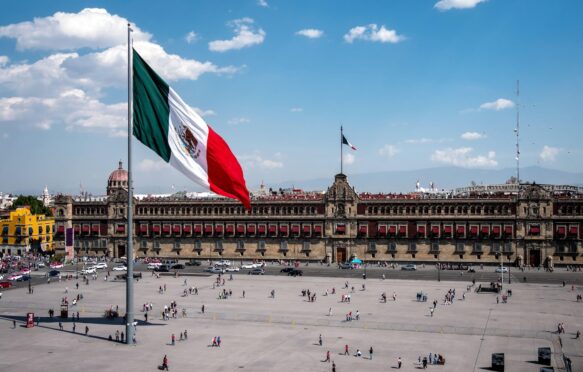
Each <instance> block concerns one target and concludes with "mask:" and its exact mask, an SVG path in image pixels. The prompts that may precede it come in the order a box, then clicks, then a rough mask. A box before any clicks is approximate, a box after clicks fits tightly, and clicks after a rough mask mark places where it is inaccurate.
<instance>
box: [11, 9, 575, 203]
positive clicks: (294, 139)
mask: <svg viewBox="0 0 583 372" xmlns="http://www.w3.org/2000/svg"><path fill="white" fill-rule="evenodd" d="M581 14H583V2H581V1H576V0H572V1H571V0H563V1H554V0H549V1H545V0H540V1H529V0H504V1H503V0H441V1H438V0H423V1H406V0H403V1H397V0H395V1H365V0H362V1H347V0H335V1H332V0H330V1H326V0H322V1H309V0H306V1H303V0H294V1H283V0H259V1H258V0H233V1H203V0H200V1H176V0H174V1H173V0H170V1H164V2H161V1H137V0H136V1H134V0H130V1H123V2H120V1H79V0H76V1H54V2H46V1H29V0H22V1H18V2H8V3H6V4H4V6H3V12H1V13H0V149H2V150H1V153H2V155H3V160H2V162H1V163H0V172H1V174H2V176H1V178H0V192H5V193H9V192H12V193H19V192H30V191H31V190H32V191H34V190H38V193H40V192H41V191H42V188H43V187H44V185H47V186H48V187H49V190H50V191H51V192H65V193H76V192H78V191H79V190H80V188H82V189H83V190H85V191H89V192H91V193H93V194H103V193H104V192H105V187H106V181H107V177H108V175H109V173H110V172H111V171H112V170H114V169H115V168H117V164H118V161H119V160H122V161H124V164H126V161H127V60H126V59H127V58H126V53H127V51H126V49H127V45H126V43H127V33H126V25H127V23H128V21H129V22H130V23H131V24H132V27H133V29H134V33H133V40H134V46H135V48H136V50H138V52H140V54H141V55H142V56H143V57H144V58H145V60H146V61H147V62H148V63H149V64H150V65H151V66H152V67H153V68H154V69H155V70H156V71H157V72H158V73H159V74H160V75H161V76H162V77H163V78H164V79H165V80H166V81H167V82H168V83H169V84H170V85H171V86H172V87H173V88H174V89H175V90H176V91H177V92H178V93H179V94H180V95H181V97H182V98H183V99H184V101H185V102H187V103H188V104H189V105H190V106H192V107H194V108H195V109H196V110H197V111H198V112H199V113H200V114H201V115H202V116H203V117H204V119H205V120H206V121H207V122H208V123H209V125H211V126H212V127H213V128H214V130H215V131H216V132H218V133H219V134H220V135H222V136H223V138H224V139H225V140H226V141H227V143H228V144H229V145H230V147H231V149H232V150H233V152H234V154H235V155H236V156H237V158H238V159H239V161H240V163H241V165H242V168H243V171H244V174H245V177H246V180H247V184H248V186H249V189H256V188H257V187H258V185H259V184H260V183H261V182H264V183H265V184H267V185H269V184H276V183H281V182H285V181H294V182H295V184H296V185H297V186H298V187H301V181H302V180H308V179H313V178H322V177H329V178H330V180H332V177H333V175H334V174H336V173H338V172H339V167H340V160H339V159H340V133H339V131H340V126H341V125H342V126H343V127H344V135H345V136H346V138H347V139H348V140H349V141H350V142H351V143H352V144H353V145H354V146H356V148H357V150H356V151H353V150H351V149H350V148H348V147H345V148H344V173H346V174H348V175H349V176H350V174H364V173H370V172H382V171H393V170H411V169H426V168H435V167H444V166H448V167H449V166H454V167H459V168H483V169H502V168H512V167H515V164H516V161H515V157H516V153H515V151H516V149H515V141H516V138H515V132H514V130H515V128H516V115H517V108H518V109H519V111H520V128H521V130H520V135H521V137H520V142H521V154H520V161H521V165H523V166H533V165H538V166H541V167H545V168H551V169H558V170H563V171H571V172H581V171H583V165H582V162H581V159H583V150H582V147H581V145H580V139H581V138H582V137H583V126H582V125H581V123H582V119H583V105H582V104H581V102H582V101H583V100H582V98H583V92H582V90H581V87H582V86H583V84H582V83H583V74H582V66H583V23H582V22H581V19H580V15H581ZM517 80H520V95H519V96H517V94H516V87H517ZM133 144H134V146H133V147H134V151H133V173H134V179H135V189H136V192H138V193H140V192H141V193H145V192H152V193H167V192H172V191H177V190H188V191H197V190H199V188H198V187H197V186H196V185H195V184H193V183H192V182H190V181H189V180H188V179H187V178H186V177H184V176H183V175H182V174H180V173H179V172H178V171H175V170H174V169H173V168H172V167H171V166H170V165H168V164H166V163H164V162H163V161H161V160H160V159H158V158H157V155H155V154H154V153H153V152H152V151H151V150H149V149H147V148H146V147H145V146H143V145H142V144H141V143H139V142H138V141H135V140H134V142H133ZM460 186H464V185H460ZM387 187H388V188H390V183H389V184H388V185H387ZM387 191H388V190H387Z"/></svg>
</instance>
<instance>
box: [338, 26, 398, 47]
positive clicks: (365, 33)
mask: <svg viewBox="0 0 583 372" xmlns="http://www.w3.org/2000/svg"><path fill="white" fill-rule="evenodd" d="M344 40H345V41H346V42H347V43H352V42H354V40H366V41H373V42H379V43H392V44H395V43H398V42H400V41H403V40H405V37H404V36H403V35H398V34H397V31H395V30H391V29H387V28H385V26H384V25H383V26H381V27H380V28H379V27H378V26H377V25H376V24H374V23H371V24H370V25H367V26H356V27H353V28H351V29H350V30H349V31H348V33H346V35H344Z"/></svg>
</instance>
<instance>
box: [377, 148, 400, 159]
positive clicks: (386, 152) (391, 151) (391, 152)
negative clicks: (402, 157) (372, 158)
mask: <svg viewBox="0 0 583 372" xmlns="http://www.w3.org/2000/svg"><path fill="white" fill-rule="evenodd" d="M398 152H399V149H398V148H397V147H395V146H393V145H384V146H383V147H381V148H380V149H379V155H381V156H386V157H387V158H392V157H393V156H395V155H397V153H398Z"/></svg>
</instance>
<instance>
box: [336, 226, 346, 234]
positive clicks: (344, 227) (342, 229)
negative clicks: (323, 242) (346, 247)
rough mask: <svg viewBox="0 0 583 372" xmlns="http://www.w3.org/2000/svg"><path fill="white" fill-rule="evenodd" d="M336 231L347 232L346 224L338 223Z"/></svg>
mask: <svg viewBox="0 0 583 372" xmlns="http://www.w3.org/2000/svg"><path fill="white" fill-rule="evenodd" d="M336 232H337V233H345V232H346V225H336Z"/></svg>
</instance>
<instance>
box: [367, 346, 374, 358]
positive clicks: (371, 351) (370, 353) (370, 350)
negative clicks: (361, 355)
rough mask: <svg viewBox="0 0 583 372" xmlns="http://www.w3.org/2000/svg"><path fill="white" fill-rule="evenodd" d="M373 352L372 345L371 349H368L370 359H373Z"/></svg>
mask: <svg viewBox="0 0 583 372" xmlns="http://www.w3.org/2000/svg"><path fill="white" fill-rule="evenodd" d="M372 353H373V349H372V346H371V347H370V349H369V350H368V354H369V355H370V358H369V359H370V360H372Z"/></svg>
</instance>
